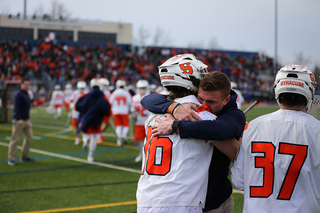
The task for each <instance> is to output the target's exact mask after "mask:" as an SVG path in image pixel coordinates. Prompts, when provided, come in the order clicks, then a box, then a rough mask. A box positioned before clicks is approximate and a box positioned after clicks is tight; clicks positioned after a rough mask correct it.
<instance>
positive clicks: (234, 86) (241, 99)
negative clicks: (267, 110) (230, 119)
mask: <svg viewBox="0 0 320 213" xmlns="http://www.w3.org/2000/svg"><path fill="white" fill-rule="evenodd" d="M237 88H238V84H237V83H236V82H233V81H232V82H231V89H232V90H233V91H235V92H236V93H237V95H238V97H237V105H238V109H241V105H242V104H243V102H244V97H243V95H242V93H241V92H240V90H238V89H237Z"/></svg>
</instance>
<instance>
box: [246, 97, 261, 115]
mask: <svg viewBox="0 0 320 213" xmlns="http://www.w3.org/2000/svg"><path fill="white" fill-rule="evenodd" d="M258 103H260V101H259V100H256V101H255V102H253V103H252V104H251V105H250V106H249V107H248V108H247V109H246V110H244V111H243V113H244V114H246V113H247V112H249V111H250V110H251V109H252V108H253V107H255V106H256V105H257V104H258Z"/></svg>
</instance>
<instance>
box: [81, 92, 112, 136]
mask: <svg viewBox="0 0 320 213" xmlns="http://www.w3.org/2000/svg"><path fill="white" fill-rule="evenodd" d="M75 108H76V110H77V111H79V112H80V114H79V119H78V123H77V127H78V128H77V131H78V132H80V131H83V132H87V130H88V128H89V126H91V127H93V128H95V129H98V128H99V125H100V124H101V122H102V119H103V116H105V115H106V116H108V115H110V109H111V106H110V104H109V102H108V101H107V100H106V99H105V98H104V94H103V92H102V91H101V90H99V89H97V88H93V89H91V90H90V91H89V93H88V94H86V95H84V96H82V97H80V98H79V99H78V101H77V102H76V105H75ZM79 123H81V126H79Z"/></svg>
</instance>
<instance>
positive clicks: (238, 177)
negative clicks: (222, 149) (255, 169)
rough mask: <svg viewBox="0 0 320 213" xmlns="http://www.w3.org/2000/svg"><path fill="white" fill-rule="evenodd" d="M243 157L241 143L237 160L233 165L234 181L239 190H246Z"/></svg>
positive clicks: (232, 177)
mask: <svg viewBox="0 0 320 213" xmlns="http://www.w3.org/2000/svg"><path fill="white" fill-rule="evenodd" d="M243 158H244V153H243V147H242V145H240V151H239V154H238V156H237V157H236V160H235V161H234V164H233V167H232V168H231V179H232V183H233V185H234V186H235V187H236V188H237V189H239V190H244V170H243V166H244V165H243Z"/></svg>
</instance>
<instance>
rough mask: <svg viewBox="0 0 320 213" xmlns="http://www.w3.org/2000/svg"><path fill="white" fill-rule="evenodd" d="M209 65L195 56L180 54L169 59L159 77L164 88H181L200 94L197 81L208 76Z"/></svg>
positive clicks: (160, 70)
mask: <svg viewBox="0 0 320 213" xmlns="http://www.w3.org/2000/svg"><path fill="white" fill-rule="evenodd" d="M207 67H208V66H207V65H205V64H204V63H202V62H201V61H200V60H199V59H197V58H196V57H195V56H194V55H193V54H188V53H186V54H180V55H176V56H173V57H172V58H169V59H168V60H167V61H166V62H164V63H163V64H162V65H160V66H159V67H158V68H159V76H160V80H161V84H162V85H163V86H164V87H171V86H180V87H183V88H186V89H188V90H190V91H193V92H198V89H199V88H198V87H199V85H197V83H195V82H197V81H199V82H200V80H201V79H202V78H203V77H204V76H205V75H206V74H208V70H207Z"/></svg>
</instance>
